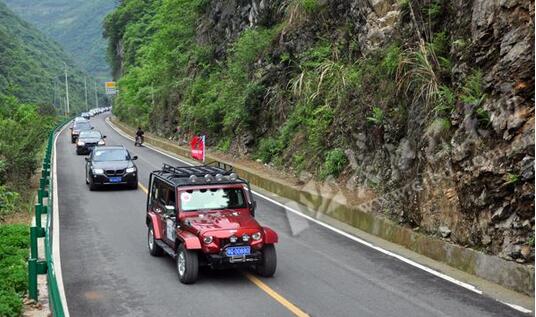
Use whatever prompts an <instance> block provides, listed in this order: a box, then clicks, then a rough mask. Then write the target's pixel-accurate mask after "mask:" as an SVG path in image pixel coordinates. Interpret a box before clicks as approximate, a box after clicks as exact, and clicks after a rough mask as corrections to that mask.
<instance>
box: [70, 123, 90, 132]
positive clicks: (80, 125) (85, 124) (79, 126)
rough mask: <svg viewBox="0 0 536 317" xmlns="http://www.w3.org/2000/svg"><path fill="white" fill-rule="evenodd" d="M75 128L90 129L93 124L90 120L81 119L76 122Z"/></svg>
mask: <svg viewBox="0 0 536 317" xmlns="http://www.w3.org/2000/svg"><path fill="white" fill-rule="evenodd" d="M74 128H75V129H76V130H90V129H91V125H90V124H89V122H83V121H79V122H76V123H75V124H74Z"/></svg>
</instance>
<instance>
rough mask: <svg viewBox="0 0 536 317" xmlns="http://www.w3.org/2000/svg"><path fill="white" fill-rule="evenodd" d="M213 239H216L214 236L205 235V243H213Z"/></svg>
mask: <svg viewBox="0 0 536 317" xmlns="http://www.w3.org/2000/svg"><path fill="white" fill-rule="evenodd" d="M212 241H214V237H212V236H205V237H204V238H203V243H205V244H211V243H212Z"/></svg>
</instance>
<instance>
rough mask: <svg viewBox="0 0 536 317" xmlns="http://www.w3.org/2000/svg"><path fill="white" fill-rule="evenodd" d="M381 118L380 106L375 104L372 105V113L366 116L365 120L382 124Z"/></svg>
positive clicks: (378, 124)
mask: <svg viewBox="0 0 536 317" xmlns="http://www.w3.org/2000/svg"><path fill="white" fill-rule="evenodd" d="M383 119H384V114H383V110H382V108H380V107H376V106H374V107H372V115H371V116H370V117H367V121H368V122H370V123H373V124H375V125H377V126H380V125H382V124H383Z"/></svg>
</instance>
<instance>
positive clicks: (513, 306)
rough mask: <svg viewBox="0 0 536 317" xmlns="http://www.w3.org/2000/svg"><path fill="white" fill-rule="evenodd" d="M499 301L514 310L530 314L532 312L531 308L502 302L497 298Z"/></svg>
mask: <svg viewBox="0 0 536 317" xmlns="http://www.w3.org/2000/svg"><path fill="white" fill-rule="evenodd" d="M497 301H498V302H499V303H502V304H504V305H506V306H510V307H511V308H513V309H515V310H518V311H520V312H522V313H525V314H530V313H532V310H529V309H526V308H525V307H522V306H519V305H515V304H510V303H507V302H503V301H500V300H497Z"/></svg>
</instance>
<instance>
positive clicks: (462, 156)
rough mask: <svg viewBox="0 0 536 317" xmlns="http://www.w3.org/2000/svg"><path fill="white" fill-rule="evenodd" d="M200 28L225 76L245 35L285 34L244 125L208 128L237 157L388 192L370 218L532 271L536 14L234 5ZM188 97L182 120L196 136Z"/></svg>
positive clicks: (341, 1) (250, 1)
mask: <svg viewBox="0 0 536 317" xmlns="http://www.w3.org/2000/svg"><path fill="white" fill-rule="evenodd" d="M196 25H197V27H196V30H195V43H197V44H198V45H201V46H207V47H210V51H211V58H212V59H213V60H212V63H214V64H216V65H222V64H225V63H226V61H227V60H228V59H229V58H230V56H235V55H236V46H237V44H236V43H237V41H239V40H240V39H241V38H242V36H243V34H245V32H247V30H252V29H269V30H273V34H275V36H274V37H273V39H272V40H271V41H270V42H269V46H268V47H267V48H266V49H264V50H262V51H261V53H260V54H258V56H257V57H256V58H255V59H254V61H253V62H252V63H249V64H248V65H246V67H245V70H244V71H245V72H246V73H247V78H248V80H249V81H251V82H254V83H255V86H254V87H253V88H252V87H250V86H249V85H248V86H247V89H246V88H244V90H247V93H245V96H244V103H245V105H244V111H243V112H242V113H245V116H246V118H245V119H243V122H242V123H240V124H236V125H235V126H232V127H231V128H229V130H226V128H223V130H221V129H220V130H218V129H216V130H215V131H214V132H211V131H206V130H204V131H205V132H206V133H208V134H209V135H211V134H212V136H213V138H212V139H221V138H223V137H227V138H228V140H229V143H226V146H224V147H223V148H224V150H226V151H230V152H233V153H235V154H236V155H248V156H250V157H253V158H258V157H260V158H261V159H262V160H263V161H265V162H267V163H270V164H274V165H275V166H279V167H284V168H287V169H288V170H293V171H294V172H296V173H300V172H303V171H308V172H312V174H315V175H320V177H322V178H325V177H326V176H327V175H330V174H332V175H334V176H335V177H337V178H338V181H339V184H341V183H342V184H344V185H341V187H344V190H345V191H347V190H351V191H352V190H353V191H354V192H355V193H357V194H356V195H358V196H359V194H360V193H362V192H364V190H363V189H365V190H366V192H367V193H369V192H370V191H373V192H374V193H375V196H376V199H373V200H372V201H366V202H365V203H364V204H363V205H362V206H361V207H362V208H363V209H364V210H366V211H368V212H375V213H381V214H383V215H386V216H388V217H390V218H392V219H395V220H397V221H399V222H401V223H403V224H407V225H408V226H412V227H413V228H415V230H420V231H424V232H428V233H430V234H434V235H438V236H441V237H443V238H445V239H450V240H452V241H453V242H455V243H458V244H461V245H464V246H468V247H473V248H477V249H481V250H483V251H485V252H488V253H492V254H497V255H499V256H501V257H504V258H506V259H511V260H516V261H518V262H522V263H526V262H533V260H534V234H533V232H534V4H533V3H532V2H529V1H522V0H472V1H466V0H454V1H446V0H445V1H443V0H404V1H396V0H334V1H326V0H274V1H265V0H225V1H223V0H222V1H211V2H207V3H206V4H204V5H203V7H202V10H201V11H200V14H199V17H198V19H197V22H196ZM114 44H115V45H117V43H114ZM233 54H234V55H233ZM190 66H191V65H190ZM193 68H195V67H193ZM190 74H191V76H198V74H199V73H198V71H196V70H194V71H192V72H190ZM245 87H246V86H245ZM205 88H206V89H207V90H209V88H210V87H205ZM188 94H190V95H191V92H190V93H184V94H179V97H177V99H176V104H175V105H174V106H172V108H173V111H177V112H178V120H177V122H179V123H180V124H182V125H183V126H185V127H186V129H191V130H192V131H194V130H196V127H195V126H194V125H192V124H191V123H188V122H185V121H183V119H181V118H184V117H187V118H190V117H188V116H186V115H185V113H187V111H189V110H188V109H191V108H187V106H185V104H187V105H190V106H191V104H192V100H193V98H191V97H190V98H189V99H188V98H187V96H188ZM213 98H218V97H213ZM194 99H195V98H194ZM185 100H186V101H185ZM194 103H195V102H194ZM200 105H201V104H200ZM225 111H226V110H225ZM225 111H223V112H220V114H222V115H224V114H225ZM189 120H190V122H192V121H193V120H191V119H189ZM157 125H158V124H157ZM222 125H223V126H224V127H225V122H223V123H222ZM197 130H198V131H199V129H197ZM216 131H218V132H216ZM228 131H231V132H228ZM220 145H221V144H220ZM220 148H222V147H221V146H220ZM339 153H344V155H343V157H340V155H338V154H339ZM328 179H329V177H328ZM367 195H368V194H367Z"/></svg>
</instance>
